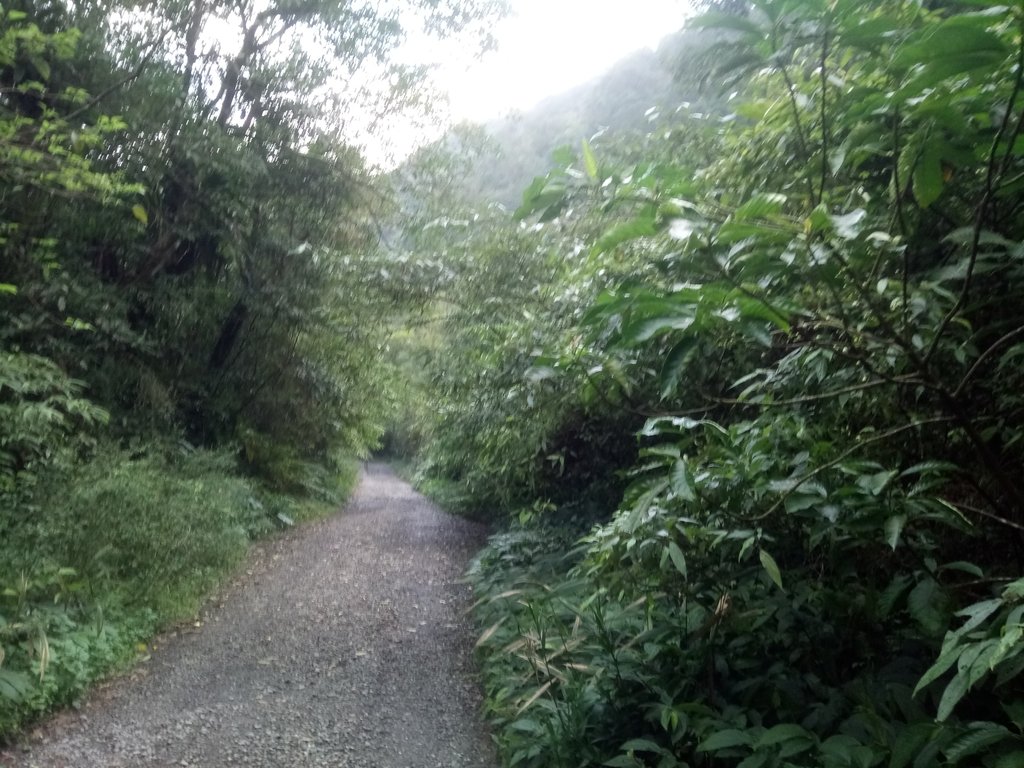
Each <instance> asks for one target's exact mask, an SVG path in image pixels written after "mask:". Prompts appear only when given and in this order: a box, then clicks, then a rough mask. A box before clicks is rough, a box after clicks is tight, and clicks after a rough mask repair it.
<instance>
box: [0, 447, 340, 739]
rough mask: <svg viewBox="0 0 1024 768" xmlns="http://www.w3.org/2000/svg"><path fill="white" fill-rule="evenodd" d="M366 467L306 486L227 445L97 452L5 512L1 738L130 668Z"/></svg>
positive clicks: (0, 583)
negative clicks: (288, 489) (249, 465)
mask: <svg viewBox="0 0 1024 768" xmlns="http://www.w3.org/2000/svg"><path fill="white" fill-rule="evenodd" d="M357 468H358V465H357V463H356V462H355V461H351V460H345V461H340V462H338V463H337V464H336V467H335V468H334V470H332V471H328V470H326V469H324V470H320V471H318V472H317V473H316V476H315V478H314V480H315V483H311V487H310V488H308V489H307V490H306V492H305V493H303V494H301V495H295V494H292V495H288V494H285V493H281V492H276V491H270V490H267V489H265V488H264V487H262V486H261V485H260V483H259V482H258V481H256V480H254V479H250V478H248V477H245V476H243V475H242V474H240V473H239V468H238V466H237V460H236V458H235V457H234V456H233V455H231V454H230V453H227V452H213V451H204V450H195V449H192V448H190V447H187V446H171V447H167V446H159V447H154V446H149V447H148V448H147V449H145V450H135V451H128V450H124V449H118V448H109V447H108V448H105V449H101V450H99V451H98V452H97V453H96V455H95V456H94V457H93V458H92V459H91V460H89V461H87V462H85V463H84V464H82V465H81V466H79V467H78V468H76V469H74V470H68V471H66V472H64V473H63V474H61V475H60V476H59V477H58V476H56V475H51V476H50V477H49V478H48V479H47V482H46V483H45V485H42V486H41V487H36V488H34V489H32V492H31V493H28V494H23V496H22V499H21V502H22V503H19V504H15V503H13V500H11V499H8V503H9V505H10V506H9V508H8V509H6V510H5V513H4V514H3V515H0V521H2V525H3V528H2V529H0V743H2V742H3V741H5V740H9V739H11V738H13V737H14V736H15V735H16V734H17V733H18V731H19V729H20V728H22V727H23V726H24V725H25V724H26V723H27V722H30V721H31V720H33V719H35V718H38V717H39V716H41V715H42V714H45V713H46V712H48V711H51V710H52V709H54V708H57V707H60V706H64V705H67V704H70V703H73V702H74V701H75V700H77V699H78V698H79V697H80V696H81V695H82V693H83V692H84V691H85V690H86V689H87V687H88V686H89V685H90V684H91V683H92V682H94V681H95V680H97V679H99V678H101V677H103V676H105V675H108V674H110V673H112V672H115V671H117V670H119V669H122V668H124V667H125V666H126V665H128V664H130V663H132V662H133V661H134V660H135V659H136V658H137V657H138V656H139V654H140V653H142V652H144V651H145V649H146V642H147V641H148V639H149V638H150V637H151V636H152V635H153V634H154V633H156V632H157V631H159V630H161V629H162V628H165V627H167V626H169V625H172V624H174V623H176V622H178V621H181V620H184V619H188V618H190V617H192V616H194V615H195V613H196V611H197V610H198V609H199V607H200V606H201V604H202V602H203V600H204V598H205V596H206V595H208V594H209V593H210V592H211V591H212V590H214V589H216V588H217V587H218V586H219V585H220V584H221V583H222V582H223V581H224V580H225V578H226V577H227V576H228V575H230V574H231V572H232V571H233V570H234V569H235V568H236V567H237V566H238V564H239V563H240V562H241V561H242V560H243V558H244V557H245V554H246V551H247V549H248V546H249V544H250V542H251V541H253V540H254V539H256V538H258V537H261V536H265V535H267V534H269V533H272V532H273V531H276V530H280V529H282V528H286V527H288V526H290V525H292V524H295V523H299V522H303V521H307V520H313V519H317V518H320V517H323V516H325V515H327V514H329V513H330V512H331V511H333V510H335V509H336V508H337V507H338V505H340V503H341V502H342V501H343V500H344V498H345V497H346V496H347V495H348V494H349V492H350V491H351V489H352V487H353V485H354V483H355V479H356V475H357Z"/></svg>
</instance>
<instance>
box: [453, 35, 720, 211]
mask: <svg viewBox="0 0 1024 768" xmlns="http://www.w3.org/2000/svg"><path fill="white" fill-rule="evenodd" d="M699 42H700V41H699V40H698V35H696V34H694V33H690V32H678V33H676V34H674V35H671V36H669V37H667V38H665V40H664V41H663V42H662V43H661V45H660V46H659V47H658V49H657V50H656V51H652V50H641V51H637V52H636V53H633V54H632V55H630V56H628V57H626V58H624V59H622V60H620V61H619V62H617V63H616V64H615V65H614V66H612V68H611V69H609V70H608V71H607V72H605V73H604V74H603V75H601V76H600V77H598V78H596V79H594V80H592V81H591V82H589V83H586V84H584V85H580V86H577V87H576V88H573V89H571V90H569V91H566V92H565V93H561V94H558V95H557V96H551V97H549V98H547V99H545V100H544V101H542V102H540V103H539V104H538V105H537V106H536V107H534V108H533V109H530V110H528V111H526V112H524V113H520V114H517V115H513V116H510V117H506V118H502V119H499V120H495V121H492V122H490V123H488V124H486V125H485V126H484V129H485V131H486V133H487V134H488V136H489V137H490V139H491V140H492V142H493V144H492V147H491V148H490V149H489V151H485V152H484V153H483V154H482V155H481V156H480V157H479V159H478V160H477V162H476V163H475V164H474V167H473V169H472V170H471V172H470V174H469V176H468V178H467V192H468V193H469V194H470V195H471V196H472V197H473V198H474V199H476V200H479V201H482V202H499V203H502V204H503V205H505V206H508V207H511V208H514V207H516V206H517V205H518V203H519V200H520V198H521V196H522V191H523V189H525V188H526V186H527V185H528V184H529V183H530V181H531V180H532V179H533V178H534V177H535V176H538V175H541V174H543V173H546V172H547V171H548V170H549V168H550V167H551V154H552V152H553V151H554V150H555V149H557V148H558V147H560V146H564V145H566V144H569V145H573V146H577V147H578V146H579V143H580V141H581V140H582V139H584V138H589V137H591V136H592V135H593V134H595V133H597V132H598V131H600V130H602V129H605V128H607V129H610V130H612V131H614V132H616V133H621V132H625V131H646V130H648V129H649V127H650V121H649V120H648V117H647V114H648V111H649V110H650V109H651V108H652V107H657V108H661V109H674V108H675V107H676V106H678V105H679V103H680V102H682V101H687V100H690V101H693V100H695V98H696V94H697V88H696V85H695V84H693V83H692V82H685V80H680V78H679V77H678V71H679V67H680V59H681V56H682V55H683V54H684V52H685V51H687V50H689V49H691V48H694V47H698V46H696V45H695V44H697V43H699Z"/></svg>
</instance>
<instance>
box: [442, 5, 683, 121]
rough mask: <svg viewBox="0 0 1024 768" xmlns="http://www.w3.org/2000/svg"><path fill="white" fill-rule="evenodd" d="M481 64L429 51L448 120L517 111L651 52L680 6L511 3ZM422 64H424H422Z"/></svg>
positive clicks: (675, 23) (678, 19) (677, 19)
mask: <svg viewBox="0 0 1024 768" xmlns="http://www.w3.org/2000/svg"><path fill="white" fill-rule="evenodd" d="M511 4H512V14H513V15H511V16H509V17H508V18H506V19H504V20H503V21H502V22H501V23H500V24H499V25H498V26H497V27H496V28H495V30H494V32H495V37H496V38H497V40H498V46H499V48H498V50H497V51H494V52H492V53H490V54H488V55H487V56H486V57H485V58H484V60H483V61H477V62H472V61H467V60H466V58H465V56H459V55H458V52H457V51H450V50H449V51H445V50H441V49H437V47H436V46H435V55H434V57H433V61H435V62H437V63H438V64H439V69H438V72H437V81H438V85H439V86H440V87H441V88H442V89H443V90H447V91H448V93H449V95H450V98H451V109H452V117H453V118H455V119H456V120H473V121H484V120H487V119H489V118H493V117H498V116H499V115H501V114H504V113H507V112H508V111H510V110H525V109H528V108H530V107H532V106H534V105H535V104H536V103H537V102H538V101H540V100H542V99H543V98H544V97H546V96H550V95H553V94H557V93H561V92H562V91H565V90H567V89H569V88H571V87H573V86H574V85H579V84H580V83H583V82H586V81H587V80H590V79H591V78H594V77H596V76H598V75H600V74H601V73H602V72H604V71H605V70H607V69H608V68H609V67H611V65H612V64H614V63H615V62H616V61H617V60H619V59H621V58H622V57H624V56H626V55H627V54H629V53H632V52H633V51H635V50H638V49H640V48H645V47H651V48H653V47H654V46H656V45H657V44H658V42H659V41H660V40H661V38H663V37H664V36H665V35H667V34H669V33H671V32H674V31H676V30H678V29H679V28H680V27H682V25H683V19H684V13H685V9H686V8H687V3H686V2H685V0H512V2H511ZM427 60H428V61H429V60H431V59H430V58H427Z"/></svg>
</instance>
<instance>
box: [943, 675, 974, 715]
mask: <svg viewBox="0 0 1024 768" xmlns="http://www.w3.org/2000/svg"><path fill="white" fill-rule="evenodd" d="M967 689H968V683H967V675H966V674H963V673H957V675H956V676H955V677H954V678H953V679H952V680H950V681H949V685H947V686H946V690H945V691H943V692H942V698H941V699H940V700H939V711H938V712H937V713H936V715H935V719H936V720H938V721H939V722H940V723H941V722H944V721H945V720H946V718H948V717H949V716H950V715H951V714H953V708H954V707H956V705H957V704H958V703H959V702H960V699H962V698H963V697H964V696H965V695H966V693H967Z"/></svg>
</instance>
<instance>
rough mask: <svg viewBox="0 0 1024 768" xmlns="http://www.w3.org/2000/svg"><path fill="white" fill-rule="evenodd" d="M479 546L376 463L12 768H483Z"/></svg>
mask: <svg viewBox="0 0 1024 768" xmlns="http://www.w3.org/2000/svg"><path fill="white" fill-rule="evenodd" d="M483 539H484V531H483V529H482V528H481V527H479V526H477V525H474V524H473V523H470V522H467V521H465V520H461V519H459V518H454V517H451V516H449V515H446V514H445V513H443V512H441V511H440V510H438V509H437V508H436V507H435V506H433V505H432V504H430V503H429V502H428V501H426V500H425V499H424V498H423V497H422V496H420V495H419V494H417V493H415V492H414V491H413V490H412V489H411V488H410V487H409V485H408V484H406V483H405V482H403V481H401V480H399V479H398V478H396V477H395V476H394V475H393V474H392V472H391V471H390V469H388V468H387V467H385V466H383V465H379V464H370V465H367V466H366V467H365V469H364V471H363V474H362V477H361V480H360V484H359V486H358V488H357V490H356V492H355V494H354V496H353V498H352V500H351V501H350V502H349V504H348V505H347V506H346V508H345V509H344V510H342V511H341V512H340V513H338V514H337V515H335V516H334V517H332V518H329V519H327V520H323V521H320V522H318V523H313V524H310V525H307V526H303V527H301V528H300V529H298V530H296V531H294V532H292V533H290V534H289V535H286V536H281V537H278V538H275V539H273V540H270V541H266V542H263V543H261V544H259V545H257V546H256V547H255V548H254V550H253V553H252V557H251V558H250V559H249V561H248V563H247V565H246V567H245V568H244V569H243V571H242V572H241V574H240V575H239V577H238V578H237V579H236V581H235V582H234V583H233V584H232V585H230V586H229V587H228V588H227V589H226V590H224V592H222V593H221V594H220V595H219V596H218V598H216V599H215V600H214V601H212V602H211V603H210V604H209V605H208V606H207V609H206V610H205V611H204V612H203V615H202V616H201V618H200V620H199V621H197V622H196V626H189V627H185V628H183V629H179V630H178V631H176V632H174V633H170V634H168V635H166V636H164V637H162V638H160V639H158V640H157V641H156V648H155V649H154V650H153V651H152V654H151V658H150V659H149V660H148V661H147V662H144V663H143V664H141V665H140V666H139V667H137V668H136V669H135V670H134V671H133V672H132V673H131V674H129V675H128V676H126V677H123V678H120V679H118V680H115V681H113V682H112V683H110V684H108V685H106V686H103V687H101V688H100V689H98V690H96V691H95V692H94V693H93V694H92V695H90V697H89V699H88V701H86V702H85V703H84V704H83V705H82V706H81V707H80V709H78V710H77V711H69V712H66V713H63V714H60V715H57V716H56V717H55V718H53V719H52V720H50V721H49V722H47V723H45V724H44V725H42V726H40V727H38V728H37V729H35V730H34V731H33V732H32V733H30V734H29V735H28V736H27V738H26V739H25V741H24V743H23V744H22V745H21V746H19V747H16V748H15V749H13V750H12V751H10V752H8V753H0V765H5V766H10V768H35V767H38V768H44V767H47V768H57V767H60V768H91V767H92V766H96V767H97V768H99V767H101V766H102V768H128V767H131V768H146V767H150V766H152V767H156V766H159V767H160V768H172V767H174V768H183V767H184V768H188V767H189V766H210V767H212V766H246V767H247V768H261V767H262V766H268V767H269V766H273V767H274V768H292V767H293V766H294V767H297V766H310V767H316V766H331V768H343V767H344V766H358V768H478V767H479V768H484V767H485V766H486V767H489V768H493V767H494V766H495V765H496V764H497V761H496V758H495V755H494V750H493V746H492V744H491V741H490V738H489V736H488V733H487V731H486V728H485V727H484V725H483V724H482V722H481V720H480V714H479V712H480V708H481V697H480V691H479V682H478V678H477V674H476V669H475V666H474V663H473V660H472V635H471V629H470V627H469V626H468V622H467V618H466V616H465V609H466V608H467V606H468V603H469V599H470V593H469V588H468V586H466V585H465V584H464V583H463V582H462V581H461V576H462V573H463V571H464V570H465V567H466V565H467V563H468V561H469V558H470V557H471V556H472V554H473V552H475V551H476V550H477V549H478V548H479V547H480V546H481V545H482V543H483Z"/></svg>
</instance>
